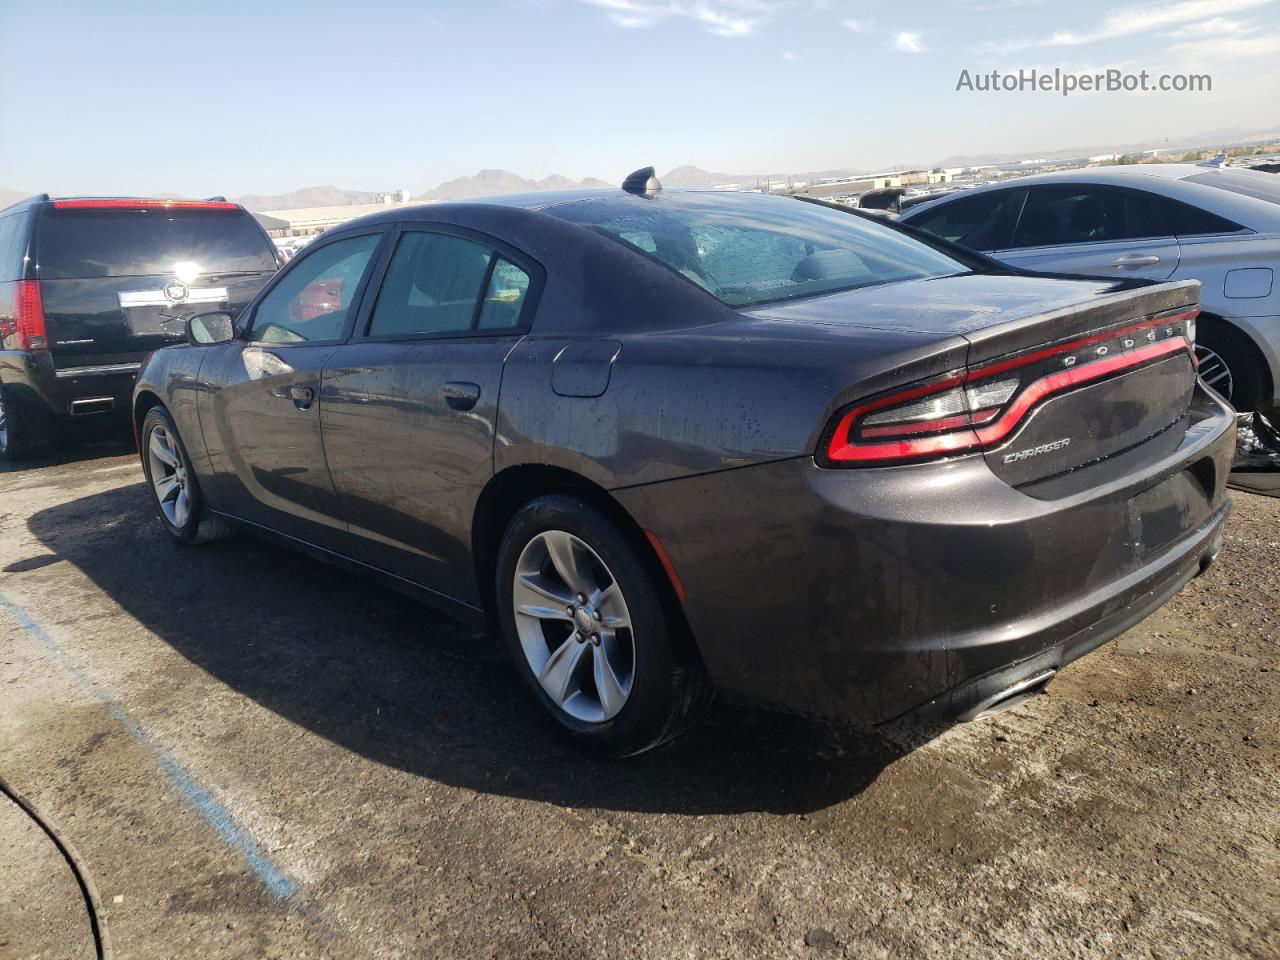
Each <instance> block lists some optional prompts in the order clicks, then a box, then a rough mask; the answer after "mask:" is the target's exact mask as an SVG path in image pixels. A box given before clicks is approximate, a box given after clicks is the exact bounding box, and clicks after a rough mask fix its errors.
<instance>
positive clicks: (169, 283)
mask: <svg viewBox="0 0 1280 960" xmlns="http://www.w3.org/2000/svg"><path fill="white" fill-rule="evenodd" d="M277 266H278V260H277V258H276V254H275V248H274V247H273V246H272V244H271V241H270V240H269V239H268V237H267V235H266V233H265V232H264V231H263V229H262V228H261V227H260V226H259V225H258V222H257V221H256V220H254V219H253V217H252V216H250V214H249V213H247V212H246V211H245V210H244V209H243V208H242V207H240V206H239V205H237V204H234V203H228V202H227V201H225V200H221V199H218V200H201V201H194V200H145V199H136V198H118V197H112V198H102V197H87V198H86V197H64V198H60V199H50V198H49V197H48V196H47V195H41V196H37V197H32V198H30V199H29V200H24V201H22V202H20V203H16V204H14V205H13V206H10V207H7V208H5V209H4V210H0V456H2V457H7V458H9V459H14V460H16V459H21V458H23V457H29V456H35V455H38V454H42V453H46V452H48V451H49V450H50V449H52V448H53V446H54V445H55V444H56V442H57V440H58V437H59V434H60V432H61V430H62V428H63V427H65V426H66V425H67V424H68V423H69V422H71V421H74V420H76V419H78V418H84V417H100V416H104V415H110V414H112V413H119V414H120V416H121V421H122V422H127V419H128V411H129V404H130V398H131V397H132V395H133V383H134V378H135V376H136V375H137V371H138V367H139V366H140V364H141V361H142V358H143V357H144V356H146V354H148V353H149V352H151V351H152V350H155V349H156V348H157V347H164V346H167V345H169V344H171V343H175V342H178V341H181V340H182V339H183V331H182V318H181V316H179V314H181V313H184V312H185V313H190V312H192V311H193V310H209V309H223V310H227V311H230V312H232V313H235V312H238V311H239V310H240V309H241V308H242V307H243V306H244V305H245V304H246V303H248V302H249V300H250V299H252V298H253V295H254V294H256V293H257V292H258V290H259V289H260V288H261V287H262V285H263V284H264V283H265V282H266V281H267V279H268V278H269V277H270V276H271V275H272V274H273V273H274V272H275V270H276V268H277Z"/></svg>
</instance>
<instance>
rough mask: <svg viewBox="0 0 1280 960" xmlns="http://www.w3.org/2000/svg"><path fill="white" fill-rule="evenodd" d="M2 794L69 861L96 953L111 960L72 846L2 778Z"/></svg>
mask: <svg viewBox="0 0 1280 960" xmlns="http://www.w3.org/2000/svg"><path fill="white" fill-rule="evenodd" d="M0 793H3V794H4V795H5V796H6V797H8V798H9V799H10V800H12V801H13V802H14V803H15V804H16V805H17V807H18V809H20V810H21V811H22V812H23V813H25V814H26V815H27V816H28V817H30V818H31V819H32V821H33V822H34V823H35V824H36V825H37V826H38V827H39V828H40V829H41V830H43V831H44V832H45V835H46V836H47V837H48V838H49V839H50V840H52V841H53V845H54V846H55V847H57V848H58V852H59V853H60V854H62V858H63V859H64V860H66V861H67V866H68V867H70V868H71V875H72V876H73V877H75V878H76V885H77V886H78V887H79V888H80V896H81V897H83V898H84V906H85V912H86V913H87V914H88V916H89V930H90V931H91V932H92V933H93V948H94V951H95V953H96V955H97V957H98V960H109V958H110V956H111V951H110V950H109V948H108V946H107V934H106V928H105V927H103V925H102V921H101V919H100V917H99V913H98V911H99V906H98V898H97V896H96V894H95V893H94V890H93V888H92V886H91V885H90V883H89V880H88V878H87V877H86V876H85V875H84V873H83V872H82V871H81V870H80V865H79V863H77V861H76V857H75V855H74V854H73V853H72V852H71V848H70V846H69V845H68V844H67V843H66V842H65V841H63V839H62V838H61V837H59V836H58V834H57V832H56V831H55V830H54V829H53V827H51V826H49V824H48V823H46V822H45V820H44V818H43V817H41V816H40V814H38V813H36V811H35V809H34V808H33V807H32V806H31V804H29V803H28V802H27V801H26V798H25V797H23V796H22V794H20V793H18V791H16V790H14V789H13V787H11V786H9V784H8V783H7V782H6V781H5V779H4V777H0Z"/></svg>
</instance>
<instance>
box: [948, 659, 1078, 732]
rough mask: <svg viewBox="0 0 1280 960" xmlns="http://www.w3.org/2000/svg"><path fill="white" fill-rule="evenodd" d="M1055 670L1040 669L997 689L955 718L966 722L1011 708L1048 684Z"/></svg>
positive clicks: (1028, 698)
mask: <svg viewBox="0 0 1280 960" xmlns="http://www.w3.org/2000/svg"><path fill="white" fill-rule="evenodd" d="M1057 672H1058V671H1057V669H1056V668H1055V669H1050V670H1041V671H1040V672H1039V673H1036V674H1033V675H1031V676H1029V677H1026V678H1025V679H1023V680H1019V681H1018V682H1017V683H1014V684H1010V685H1009V686H1007V687H1005V688H1004V689H1003V690H998V691H996V692H995V693H993V694H991V696H989V697H986V698H985V699H983V700H979V701H978V702H977V703H975V704H974V705H973V706H972V707H970V708H969V709H968V710H966V711H965V712H964V713H962V714H960V716H958V717H957V718H956V719H957V720H959V721H960V722H961V723H968V722H969V721H970V720H982V719H984V718H986V717H994V716H995V715H996V714H997V713H1004V712H1005V711H1006V710H1012V709H1013V708H1014V707H1016V706H1018V704H1020V703H1025V702H1026V701H1028V700H1030V699H1031V698H1032V697H1034V696H1035V695H1036V694H1037V693H1039V692H1040V691H1041V690H1043V689H1044V688H1045V687H1046V686H1048V684H1049V681H1050V680H1052V679H1053V676H1054V674H1056V673H1057Z"/></svg>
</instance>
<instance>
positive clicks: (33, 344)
mask: <svg viewBox="0 0 1280 960" xmlns="http://www.w3.org/2000/svg"><path fill="white" fill-rule="evenodd" d="M13 328H14V332H15V333H16V334H17V336H18V343H17V348H18V349H19V350H48V349H49V331H48V329H46V327H45V322H44V301H43V300H41V298H40V281H39V280H19V281H18V282H17V283H15V284H14V293H13Z"/></svg>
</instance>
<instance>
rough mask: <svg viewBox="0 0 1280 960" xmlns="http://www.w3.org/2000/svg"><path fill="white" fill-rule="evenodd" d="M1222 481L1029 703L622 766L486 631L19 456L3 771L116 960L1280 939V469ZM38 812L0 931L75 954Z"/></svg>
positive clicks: (743, 736) (1156, 952)
mask: <svg viewBox="0 0 1280 960" xmlns="http://www.w3.org/2000/svg"><path fill="white" fill-rule="evenodd" d="M1235 504H1236V509H1235V513H1234V515H1233V517H1232V519H1231V520H1230V523H1229V526H1228V528H1227V535H1226V546H1225V549H1224V551H1223V555H1222V557H1221V559H1220V561H1219V563H1218V564H1217V565H1216V566H1215V567H1214V568H1213V569H1212V570H1211V571H1210V572H1209V573H1208V574H1207V575H1206V576H1204V577H1202V578H1200V579H1199V580H1196V581H1194V582H1193V583H1192V584H1190V585H1189V586H1188V587H1187V588H1186V589H1184V590H1183V591H1182V593H1181V594H1180V595H1179V596H1178V597H1177V598H1176V599H1175V600H1174V601H1173V602H1172V603H1170V604H1169V605H1168V606H1167V607H1165V608H1164V609H1163V610H1162V611H1160V612H1159V613H1157V614H1156V615H1155V616H1154V617H1152V618H1151V619H1150V620H1148V621H1147V622H1146V623H1144V624H1142V625H1141V626H1139V627H1138V628H1135V629H1134V630H1131V631H1130V632H1129V633H1127V634H1125V635H1124V636H1122V637H1121V638H1119V639H1118V640H1117V641H1114V642H1112V643H1110V644H1107V645H1106V646H1104V647H1103V648H1101V649H1100V650H1098V651H1097V652H1095V653H1094V654H1092V655H1090V656H1089V657H1087V658H1085V659H1084V660H1081V661H1079V662H1077V663H1076V664H1075V665H1073V666H1071V667H1070V668H1068V669H1067V670H1066V671H1064V672H1063V674H1062V675H1061V676H1060V677H1059V678H1057V679H1056V680H1055V681H1054V683H1053V684H1052V685H1051V686H1050V688H1049V690H1048V692H1047V693H1046V694H1045V695H1042V696H1039V697H1036V698H1034V699H1033V700H1032V701H1030V702H1029V703H1028V704H1026V705H1025V706H1023V707H1020V708H1018V709H1017V710H1015V711H1012V712H1009V713H1005V714H1002V715H1000V716H999V717H997V718H995V719H993V720H989V721H985V722H981V723H978V724H970V725H966V726H962V727H957V728H953V729H951V730H948V731H945V732H941V733H939V734H937V735H935V736H933V737H931V738H924V737H921V738H918V741H917V742H911V743H907V742H895V741H888V740H886V739H884V738H875V737H870V736H856V735H853V734H850V733H847V732H843V731H840V730H837V729H833V728H830V727H825V726H818V725H814V724H812V723H806V722H802V721H798V720H794V719H789V718H783V717H778V716H774V715H770V714H767V713H762V712H757V711H752V710H746V709H743V708H739V707H734V706H731V705H726V704H718V705H717V706H716V707H715V708H714V709H713V711H712V715H711V717H710V718H709V721H708V722H707V723H706V724H705V725H703V726H702V727H700V728H698V729H697V730H695V731H694V732H692V733H691V734H690V735H688V736H686V737H685V738H683V739H682V740H680V741H679V742H677V743H676V744H674V745H672V746H671V747H669V748H667V749H664V750H661V751H659V752H657V753H656V754H653V755H650V756H648V757H644V758H641V759H639V760H636V761H629V762H625V763H602V762H598V761H590V760H587V759H584V758H582V757H580V756H578V755H576V754H574V753H573V752H572V751H571V750H569V749H567V748H566V747H565V746H564V745H563V744H562V743H561V742H560V741H559V740H558V739H557V738H556V736H555V735H554V733H553V732H552V731H551V730H550V729H549V727H548V725H547V723H546V722H544V721H543V719H542V718H541V717H540V716H539V714H538V712H537V710H536V708H535V706H534V705H533V703H532V701H531V700H530V699H529V698H527V696H526V695H525V693H524V691H523V690H522V689H521V687H520V686H519V683H518V678H516V677H515V675H514V673H513V672H512V671H511V670H510V669H509V668H508V667H507V665H506V663H505V661H504V660H503V658H502V655H501V651H500V650H499V649H498V647H497V645H496V644H495V643H494V642H493V641H491V640H489V639H487V638H485V637H483V636H478V635H475V634H474V633H472V632H471V631H470V630H467V629H465V628H463V627H461V626H459V625H457V624H455V623H453V622H451V621H448V620H446V619H444V618H443V617H441V616H439V615H437V614H435V613H433V612H432V611H430V610H428V609H426V608H423V607H421V606H418V605H416V604H414V603H412V602H410V601H408V600H406V599H403V598H401V597H400V596H398V595H396V594H393V593H390V592H388V591H386V590H384V589H382V588H379V587H376V586H373V585H370V584H367V583H364V582H361V581H359V580H356V579H352V578H351V577H349V576H348V575H346V574H343V573H341V572H339V571H336V570H334V569H331V568H329V567H326V566H324V565H321V564H317V563H316V562H314V561H311V560H308V559H306V558H304V557H301V556H299V555H296V554H293V553H290V552H287V551H284V550H282V549H278V548H276V547H273V546H269V545H267V544H263V543H259V542H256V541H254V540H251V539H247V538H239V539H236V540H232V541H229V542H225V543H218V544H213V545H210V546H208V547H204V548H197V549H183V548H180V547H177V546H175V545H173V544H171V543H169V542H168V541H167V539H166V537H165V535H164V534H163V532H162V531H161V529H160V527H159V526H158V523H157V522H156V521H155V520H154V519H152V515H151V513H150V509H149V506H148V503H147V500H146V494H145V491H144V489H143V487H142V485H141V483H140V471H139V468H138V466H137V462H136V459H135V458H134V457H133V456H132V454H131V453H129V452H128V451H124V450H122V449H120V448H118V447H116V448H114V449H106V450H104V449H101V448H99V449H96V450H89V451H84V452H81V453H79V454H77V455H75V456H74V457H72V458H70V459H68V460H67V461H65V462H61V463H54V464H45V465H38V466H34V467H28V468H26V469H21V470H10V471H7V472H4V473H0V570H2V571H3V572H0V691H2V695H0V704H2V705H3V709H0V777H3V778H4V779H5V780H6V781H8V782H9V783H10V784H12V786H13V787H14V788H15V789H17V790H19V791H20V792H21V793H22V794H23V795H24V796H25V797H26V798H27V800H28V801H30V802H31V803H33V804H34V805H35V806H36V807H37V808H38V809H39V810H40V811H41V813H42V815H44V817H45V818H46V819H47V820H48V821H49V822H50V823H51V824H53V825H54V826H55V827H56V829H57V830H58V831H59V832H60V834H61V835H62V836H63V837H65V838H66V839H67V840H68V841H69V842H70V843H71V846H72V847H73V849H74V850H75V851H76V852H77V853H78V855H79V857H80V861H81V866H82V868H83V870H84V871H85V873H86V874H88V875H89V877H90V878H91V880H92V883H93V884H94V886H95V887H96V890H97V891H98V893H99V894H100V897H101V901H102V914H103V920H104V921H105V926H106V930H107V935H108V937H109V940H110V945H111V947H112V949H113V950H114V956H115V957H117V958H134V957H136V958H147V960H151V958H158V957H183V958H189V957H196V956H200V957H213V956H217V957H233V958H234V957H290V958H297V957H318V956H341V957H366V956H367V957H467V958H481V957H497V958H523V957H542V956H545V957H556V958H597V957H598V958H621V957H627V958H675V957H733V958H738V957H752V958H754V957H815V958H817V957H826V956H832V957H857V958H888V957H893V958H919V957H945V958H949V960H954V958H966V957H981V958H986V957H1037V958H1055V957H1075V958H1084V957H1165V958H1174V957H1196V958H1210V957H1256V958H1263V957H1278V956H1280V928H1278V927H1277V918H1278V917H1280V852H1278V843H1280V764H1278V763H1277V756H1278V748H1280V723H1278V722H1277V721H1278V719H1280V716H1278V715H1280V644H1278V638H1277V635H1278V633H1280V500H1276V499H1267V498H1262V497H1256V496H1253V495H1250V494H1241V493H1237V494H1235ZM10 819H12V818H11V817H10V816H9V814H7V813H6V814H5V818H4V819H3V820H0V823H3V824H8V823H9V821H10ZM3 829H4V830H5V831H6V840H9V837H10V834H13V835H14V836H17V830H18V829H19V828H18V827H15V828H14V830H13V831H10V830H9V827H8V826H4V827H3ZM21 840H22V837H18V840H17V841H14V842H5V843H0V853H3V855H4V856H5V857H6V859H7V860H9V861H10V862H8V863H7V864H4V865H3V869H0V918H6V919H5V922H6V924H9V925H10V927H11V929H7V930H4V931H0V958H5V960H8V958H19V957H21V958H29V957H59V956H69V955H77V956H78V955H80V954H79V953H75V952H73V950H72V949H71V946H70V945H71V944H73V943H74V944H79V943H81V942H82V941H83V935H84V926H83V923H84V920H83V917H76V916H74V915H71V916H67V917H66V918H65V919H63V920H62V921H61V922H64V923H65V924H66V925H67V935H66V941H65V943H66V944H67V945H68V946H67V949H66V950H65V951H63V952H61V953H60V952H58V951H57V950H56V949H53V948H46V947H44V946H42V945H41V944H42V943H44V942H47V936H46V934H47V924H48V923H49V922H57V917H58V916H61V915H59V914H56V913H54V912H52V908H51V911H46V912H45V913H44V914H41V913H40V911H33V910H31V909H29V906H30V901H31V897H32V891H33V890H37V889H39V887H38V883H39V882H41V881H40V877H41V876H42V875H43V871H47V870H48V869H50V868H49V867H48V866H47V864H48V863H50V862H52V861H51V860H50V859H49V852H48V850H47V849H42V848H40V847H39V846H38V845H36V844H33V843H26V842H18V841H21ZM24 851H29V852H27V853H24ZM42 864H43V866H42ZM47 882H48V883H50V884H53V883H55V882H56V883H57V884H62V885H63V886H64V887H65V884H66V878H65V877H63V878H61V879H57V880H56V881H55V880H53V879H47ZM64 900H65V898H64ZM24 903H25V904H26V906H23V904H24ZM18 917H28V918H29V919H28V920H26V921H23V922H24V923H25V924H26V926H25V927H24V926H23V925H22V924H21V923H19V921H18V920H16V919H14V918H18ZM50 917H53V918H54V919H53V920H50ZM13 925H17V929H16V930H15V929H12V926H13ZM37 932H39V936H37ZM41 937H45V940H44V941H42V940H41ZM51 951H52V952H51Z"/></svg>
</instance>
